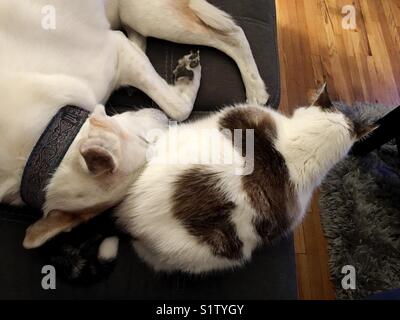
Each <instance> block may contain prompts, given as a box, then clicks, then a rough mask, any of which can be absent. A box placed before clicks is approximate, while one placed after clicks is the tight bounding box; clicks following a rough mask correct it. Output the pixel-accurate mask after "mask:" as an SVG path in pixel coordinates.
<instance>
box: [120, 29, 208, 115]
mask: <svg viewBox="0 0 400 320" xmlns="http://www.w3.org/2000/svg"><path fill="white" fill-rule="evenodd" d="M114 33H115V36H116V41H117V42H118V43H117V45H118V48H119V63H118V79H117V83H116V85H117V87H121V86H133V87H136V88H138V89H140V90H142V91H143V92H144V93H146V94H147V95H148V96H149V97H150V98H152V99H153V100H154V101H155V102H156V103H157V104H158V105H159V106H160V108H161V109H162V110H163V111H164V112H165V113H167V114H168V115H169V116H170V117H171V118H173V119H176V120H179V121H183V120H185V119H187V118H188V117H189V115H190V113H191V112H192V110H193V105H194V102H195V100H196V97H197V92H198V90H199V87H200V78H201V66H200V56H199V53H194V54H190V55H187V56H185V57H184V58H183V59H182V60H181V61H180V62H179V65H178V67H177V68H176V70H175V72H174V74H175V83H174V85H169V84H168V83H167V82H166V81H165V80H164V79H163V78H161V77H160V75H159V74H158V73H157V71H156V70H155V69H154V67H153V65H152V64H151V62H150V60H149V58H148V57H147V56H146V54H145V53H144V52H143V50H142V49H141V48H140V47H139V46H137V45H135V43H133V42H131V41H129V40H128V39H127V38H126V37H125V36H124V35H123V34H122V33H121V32H114Z"/></svg>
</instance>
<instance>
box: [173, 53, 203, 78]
mask: <svg viewBox="0 0 400 320" xmlns="http://www.w3.org/2000/svg"><path fill="white" fill-rule="evenodd" d="M200 67H201V66H200V52H199V51H197V52H191V53H190V54H188V55H186V56H184V57H183V58H182V59H180V60H179V62H178V65H177V67H176V68H175V70H174V71H173V73H174V77H175V84H189V83H191V82H193V80H195V77H196V76H197V75H199V76H200V74H201V70H200V69H201V68H200Z"/></svg>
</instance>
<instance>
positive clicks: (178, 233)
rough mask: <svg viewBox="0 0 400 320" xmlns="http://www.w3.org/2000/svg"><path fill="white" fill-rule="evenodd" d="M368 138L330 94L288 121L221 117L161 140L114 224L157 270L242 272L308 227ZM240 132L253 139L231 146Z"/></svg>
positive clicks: (245, 114) (249, 112) (252, 114)
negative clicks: (337, 173) (257, 253)
mask: <svg viewBox="0 0 400 320" xmlns="http://www.w3.org/2000/svg"><path fill="white" fill-rule="evenodd" d="M366 129H367V128H363V127H362V126H361V125H360V123H357V122H354V121H353V120H351V119H350V117H349V116H348V115H347V116H346V115H345V114H344V113H342V112H340V111H339V110H337V109H336V108H335V107H333V105H332V103H331V102H330V100H329V98H328V95H327V91H326V90H323V91H322V93H321V95H320V96H319V98H318V99H317V101H316V102H315V103H314V104H313V105H312V106H311V107H307V108H300V109H298V110H297V111H296V112H295V113H294V114H293V116H291V117H286V116H284V115H282V114H280V113H278V112H276V111H274V110H272V109H269V108H264V107H259V106H253V105H239V106H235V107H228V108H225V109H224V110H222V111H221V112H219V113H216V114H214V115H213V116H211V117H209V118H207V119H203V120H199V121H195V122H193V123H188V124H182V125H179V126H177V127H174V128H173V129H171V130H172V131H174V134H171V131H170V132H168V131H165V132H161V133H160V134H159V137H158V140H157V142H156V144H155V145H154V147H153V148H152V157H151V160H150V161H149V163H148V165H146V167H145V168H144V169H143V172H142V173H141V174H140V177H139V178H138V179H137V180H136V181H135V182H134V184H133V185H132V187H131V190H130V192H129V196H128V197H127V198H126V200H124V202H123V203H122V204H121V205H120V206H119V208H118V209H117V212H116V215H117V217H118V219H119V223H120V224H121V225H122V226H123V227H124V228H125V230H127V231H128V232H129V233H130V234H131V235H132V237H133V238H134V239H135V240H134V241H133V246H134V248H135V250H136V251H137V253H138V254H139V255H140V257H141V258H142V259H144V260H145V261H146V262H147V263H148V264H150V265H151V266H152V267H153V268H154V269H155V270H157V271H183V272H187V273H193V274H197V273H203V272H209V271H213V270H221V269H225V268H231V267H236V266H240V265H242V264H244V263H245V262H246V261H248V260H250V258H251V256H252V253H253V251H254V250H255V249H256V248H257V247H259V246H260V245H262V244H265V243H267V244H268V243H270V242H271V241H273V240H275V239H279V238H281V237H283V236H285V235H286V234H288V233H289V232H291V231H292V230H293V228H294V227H295V226H297V225H298V224H299V223H300V222H301V221H302V219H303V217H304V214H305V212H306V209H307V206H308V204H309V201H310V199H311V196H312V194H313V191H314V190H315V188H316V187H317V186H318V185H319V184H320V183H321V181H322V179H323V178H324V177H325V175H326V174H327V173H328V171H329V170H330V169H331V168H332V167H333V166H334V165H335V164H336V163H337V162H338V161H339V160H341V159H342V158H343V157H345V156H346V155H347V153H348V151H349V150H350V148H351V147H352V145H353V144H354V142H356V141H357V140H358V139H359V138H360V137H361V136H363V135H365V134H366V132H367V131H365V130H366ZM235 130H236V131H235ZM238 130H239V131H238ZM240 130H242V131H243V130H247V133H252V134H244V131H243V134H242V135H241V138H240V139H239V140H238V139H232V138H235V137H240V134H239V135H238V134H237V132H240ZM193 133H197V135H196V134H193ZM199 133H201V134H199ZM251 136H253V139H251V138H250V139H249V137H251ZM246 137H247V138H246ZM243 147H246V148H245V149H246V150H247V151H246V154H245V153H244V152H242V149H244V148H243ZM229 150H230V151H231V153H232V154H233V156H232V157H230V158H229V157H228V158H229V159H230V160H231V161H226V156H227V155H228V154H229ZM204 154H206V155H207V156H205V157H204ZM199 155H202V157H203V158H202V159H203V160H204V159H205V160H210V159H211V160H212V161H208V162H207V161H205V162H204V161H203V162H202V161H196V160H199V159H200V157H199ZM194 160H195V161H194ZM249 168H250V170H249Z"/></svg>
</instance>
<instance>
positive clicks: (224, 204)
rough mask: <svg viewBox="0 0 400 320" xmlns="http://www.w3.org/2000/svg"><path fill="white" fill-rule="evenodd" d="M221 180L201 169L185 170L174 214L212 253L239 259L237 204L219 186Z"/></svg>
mask: <svg viewBox="0 0 400 320" xmlns="http://www.w3.org/2000/svg"><path fill="white" fill-rule="evenodd" d="M219 179H220V178H219V177H218V176H217V174H215V173H213V172H210V171H209V170H207V169H205V168H201V167H196V168H193V169H190V170H188V171H186V172H185V173H184V174H182V175H181V176H180V177H179V178H178V180H177V181H176V182H175V192H174V195H173V212H174V216H175V217H176V218H177V219H178V220H179V221H181V222H182V223H183V225H184V226H185V227H186V228H187V230H188V231H189V232H190V234H192V235H193V236H195V237H197V238H198V239H199V240H200V242H202V243H206V244H207V245H209V246H210V247H211V249H212V251H213V254H215V255H216V256H219V257H224V258H228V259H231V260H238V259H240V258H241V257H242V247H243V243H242V241H241V240H240V239H239V238H238V236H237V233H236V228H235V225H234V224H233V222H232V221H231V212H232V210H233V209H234V208H235V206H236V205H235V204H234V203H233V202H231V201H229V200H228V199H227V197H226V195H225V194H224V193H223V191H222V190H220V189H219V188H218V187H217V186H218V183H219Z"/></svg>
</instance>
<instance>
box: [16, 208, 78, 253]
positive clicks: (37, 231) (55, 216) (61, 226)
mask: <svg viewBox="0 0 400 320" xmlns="http://www.w3.org/2000/svg"><path fill="white" fill-rule="evenodd" d="M82 222H83V219H82V218H81V217H79V216H78V215H74V214H70V213H65V212H62V211H58V210H54V211H51V212H50V213H49V214H48V215H47V216H46V217H43V218H42V219H40V220H39V221H37V222H35V223H34V224H32V225H31V226H30V227H29V228H28V229H27V230H26V234H25V239H24V243H23V245H24V248H26V249H35V248H38V247H40V246H42V245H43V244H44V243H46V242H47V241H49V240H50V239H52V238H54V237H55V236H56V235H58V234H60V233H62V232H68V231H70V230H72V229H73V228H74V227H76V226H78V225H79V224H81V223H82Z"/></svg>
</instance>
